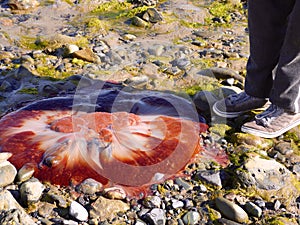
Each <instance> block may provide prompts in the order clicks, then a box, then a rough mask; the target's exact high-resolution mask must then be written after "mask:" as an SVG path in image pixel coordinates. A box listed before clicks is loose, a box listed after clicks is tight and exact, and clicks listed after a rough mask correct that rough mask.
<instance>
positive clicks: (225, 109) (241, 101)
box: [213, 92, 267, 118]
mask: <svg viewBox="0 0 300 225" xmlns="http://www.w3.org/2000/svg"><path fill="white" fill-rule="evenodd" d="M266 103H267V100H266V99H265V98H256V97H252V96H249V95H247V94H246V92H241V93H239V94H233V95H229V96H228V97H227V98H224V99H222V100H220V101H217V102H216V103H215V104H214V105H213V111H214V112H215V113H216V114H217V115H218V116H222V117H226V118H234V117H237V116H239V115H241V114H243V113H245V112H248V111H251V110H254V109H258V108H261V107H263V106H264V105H265V104H266Z"/></svg>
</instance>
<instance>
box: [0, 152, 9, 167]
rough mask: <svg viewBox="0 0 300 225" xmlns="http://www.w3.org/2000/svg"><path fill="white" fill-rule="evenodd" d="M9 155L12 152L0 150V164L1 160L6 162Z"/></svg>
mask: <svg viewBox="0 0 300 225" xmlns="http://www.w3.org/2000/svg"><path fill="white" fill-rule="evenodd" d="M11 156H12V153H10V152H0V165H1V163H2V162H6V161H7V160H8V159H9V158H10V157H11Z"/></svg>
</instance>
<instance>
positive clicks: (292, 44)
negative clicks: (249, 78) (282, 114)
mask: <svg viewBox="0 0 300 225" xmlns="http://www.w3.org/2000/svg"><path fill="white" fill-rule="evenodd" d="M299 21H300V0H296V2H295V6H294V8H293V11H292V12H291V14H290V16H289V22H288V27H287V31H286V36H285V39H284V42H283V46H282V48H281V52H280V57H279V62H278V66H277V70H276V72H275V80H274V82H273V88H272V91H271V95H270V101H271V102H272V103H273V104H275V105H276V106H278V107H280V108H283V109H285V110H288V111H291V112H295V113H299V112H300V107H299V104H300V26H299Z"/></svg>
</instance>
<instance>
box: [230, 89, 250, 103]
mask: <svg viewBox="0 0 300 225" xmlns="http://www.w3.org/2000/svg"><path fill="white" fill-rule="evenodd" d="M248 98H251V97H250V96H249V95H247V94H246V93H245V92H242V93H240V94H233V95H230V96H229V98H228V99H229V102H230V104H232V105H234V104H237V103H239V102H241V101H245V100H247V99H248Z"/></svg>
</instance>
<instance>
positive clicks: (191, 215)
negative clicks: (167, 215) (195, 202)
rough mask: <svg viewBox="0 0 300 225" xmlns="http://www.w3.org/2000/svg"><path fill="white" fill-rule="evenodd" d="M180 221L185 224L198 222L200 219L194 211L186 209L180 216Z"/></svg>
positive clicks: (191, 224) (189, 224)
mask: <svg viewBox="0 0 300 225" xmlns="http://www.w3.org/2000/svg"><path fill="white" fill-rule="evenodd" d="M182 221H183V223H184V224H185V225H194V224H198V222H199V221H200V214H199V213H198V212H196V211H188V212H187V213H186V214H184V216H183V217H182Z"/></svg>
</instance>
